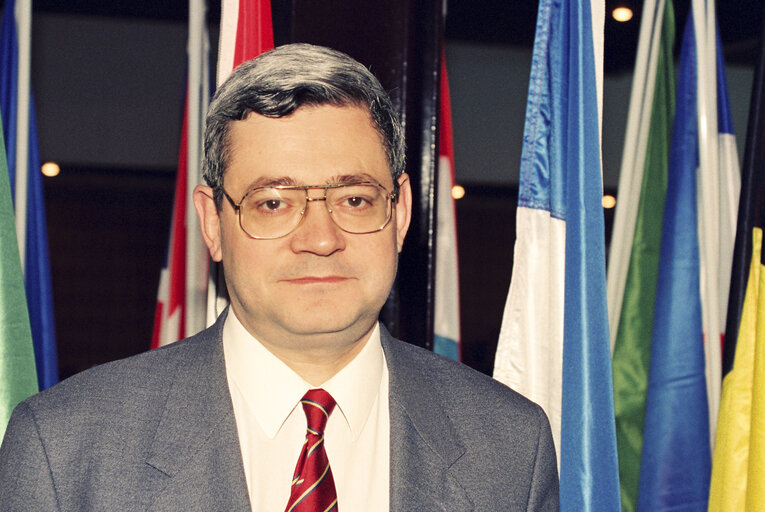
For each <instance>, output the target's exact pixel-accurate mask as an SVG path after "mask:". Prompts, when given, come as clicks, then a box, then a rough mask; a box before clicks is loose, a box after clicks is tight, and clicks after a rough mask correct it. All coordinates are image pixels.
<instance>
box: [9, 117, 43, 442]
mask: <svg viewBox="0 0 765 512" xmlns="http://www.w3.org/2000/svg"><path fill="white" fill-rule="evenodd" d="M34 393H37V372H36V370H35V354H34V348H33V345H32V331H31V329H30V327H29V313H28V312H27V298H26V294H25V293H24V277H23V276H22V274H21V260H20V259H19V246H18V242H17V239H16V226H15V221H14V214H13V203H11V186H10V183H9V180H8V164H7V163H6V159H5V142H4V139H3V130H2V125H0V439H2V437H3V435H4V434H5V427H6V426H7V424H8V419H9V418H10V417H11V411H13V408H14V407H16V404H18V403H19V402H21V401H22V400H24V399H25V398H27V397H28V396H30V395H32V394H34Z"/></svg>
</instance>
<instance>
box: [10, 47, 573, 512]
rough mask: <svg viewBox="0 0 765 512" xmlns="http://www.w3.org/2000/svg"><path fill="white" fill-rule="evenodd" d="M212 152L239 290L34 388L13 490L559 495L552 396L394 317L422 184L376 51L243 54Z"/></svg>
mask: <svg viewBox="0 0 765 512" xmlns="http://www.w3.org/2000/svg"><path fill="white" fill-rule="evenodd" d="M204 169H205V179H206V181H207V183H208V185H209V186H199V187H197V188H196V190H195V191H194V204H195V206H196V209H197V212H198V213H199V218H200V223H201V227H202V233H203V236H204V239H205V241H206V243H207V246H208V248H209V251H210V255H211V257H212V258H213V260H215V261H221V262H222V263H223V268H224V271H225V277H226V284H227V287H228V291H229V295H230V298H231V306H230V308H228V309H227V311H226V312H224V313H223V314H222V315H221V317H220V318H219V319H218V321H217V323H216V324H215V325H214V326H212V327H211V328H210V329H207V330H205V331H203V332H201V333H199V334H197V335H196V336H193V337H191V338H189V339H187V340H184V341H181V342H178V343H175V344H173V345H170V346H169V347H166V348H163V349H159V350H155V351H152V352H150V353H146V354H141V355H139V356H137V357H134V358H130V359H127V360H123V361H118V362H115V363H110V364H106V365H103V366H101V367H98V368H95V369H93V370H90V371H87V372H84V373H82V374H80V375H78V376H75V377H73V378H71V379H69V380H67V381H65V382H63V383H61V384H60V385H58V386H56V387H54V388H53V389H51V390H48V391H46V392H44V393H41V394H40V395H38V396H35V397H32V398H30V399H29V400H27V401H25V402H24V403H22V404H21V405H20V406H19V407H17V409H16V411H15V412H14V415H13V417H12V419H11V423H10V425H9V427H8V431H7V435H6V438H5V440H4V442H3V445H2V448H0V509H1V510H4V511H5V510H9V511H11V510H29V511H31V510H35V511H39V510H61V511H73V510H152V511H170V510H175V511H181V510H182V511H189V510H199V511H218V510H220V511H224V510H225V511H231V510H236V511H238V510H250V509H251V510H265V511H271V510H276V511H279V510H291V511H295V512H298V511H300V510H322V511H323V510H344V511H346V512H347V511H357V510H365V511H388V510H390V511H431V510H453V511H457V510H459V511H464V510H477V511H492V510H497V511H499V510H502V511H506V510H557V508H558V481H557V470H556V463H555V452H554V448H553V445H552V438H551V434H550V429H549V426H548V423H547V419H546V417H545V415H544V413H543V412H542V411H541V409H540V408H539V407H538V406H536V405H534V404H532V403H531V402H529V401H527V400H526V399H524V398H522V397H521V396H519V395H517V394H516V393H514V392H513V391H511V390H509V389H508V388H506V387H504V386H503V385H501V384H499V383H497V382H495V381H493V380H492V379H490V378H488V377H486V376H483V375H481V374H479V373H477V372H474V371H472V370H470V369H468V368H466V367H464V366H462V365H460V364H459V363H455V362H452V361H448V360H445V359H442V358H440V357H438V356H436V355H434V354H432V353H430V352H427V351H424V350H422V349H419V348H416V347H413V346H411V345H408V344H406V343H403V342H401V341H398V340H395V339H393V338H392V337H391V336H390V335H389V334H388V333H387V332H386V331H385V329H384V328H383V327H382V326H380V325H379V323H378V321H377V317H378V314H379V312H380V309H381V308H382V306H383V303H384V302H385V300H386V298H387V296H388V293H389V291H390V288H391V286H392V283H393V279H394V276H395V273H396V265H397V257H398V253H399V252H400V250H401V248H402V245H403V243H404V236H405V234H406V231H407V228H408V226H409V219H410V213H411V207H412V193H411V187H410V184H409V181H408V178H407V176H406V174H404V172H403V171H404V142H403V134H402V129H401V126H400V124H399V121H398V119H397V117H396V113H395V111H394V110H393V107H392V105H391V103H390V100H389V98H388V96H387V94H386V93H385V91H384V90H383V89H382V87H381V86H380V84H379V82H378V81H377V80H376V79H375V78H374V77H373V76H372V75H371V74H370V73H369V72H368V70H366V69H365V68H364V67H363V66H361V65H360V64H359V63H357V62H356V61H354V60H353V59H351V58H350V57H348V56H346V55H344V54H341V53H339V52H335V51H333V50H329V49H326V48H320V47H313V46H309V45H289V46H284V47H281V48H278V49H276V50H274V51H272V52H269V53H267V54H264V55H262V56H261V57H259V58H257V59H254V60H252V61H250V62H247V63H245V64H243V65H242V66H240V67H239V68H238V69H237V70H236V71H235V72H234V73H233V75H232V76H231V77H230V78H229V79H228V80H227V81H226V83H225V84H223V85H222V86H221V88H220V89H219V90H218V91H217V92H216V95H215V98H214V99H213V101H212V104H211V106H210V112H209V114H208V119H207V128H206V133H205V161H204ZM293 477H294V478H293Z"/></svg>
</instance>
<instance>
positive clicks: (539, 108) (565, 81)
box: [494, 0, 620, 512]
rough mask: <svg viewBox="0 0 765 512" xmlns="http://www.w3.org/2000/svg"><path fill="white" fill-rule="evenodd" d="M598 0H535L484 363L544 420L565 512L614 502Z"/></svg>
mask: <svg viewBox="0 0 765 512" xmlns="http://www.w3.org/2000/svg"><path fill="white" fill-rule="evenodd" d="M596 5H597V11H595V9H594V7H595V6H591V4H590V2H579V1H577V0H572V1H555V2H552V1H551V0H542V1H540V3H539V14H538V18H537V27H536V36H535V41H534V50H533V56H532V64H531V78H530V80H529V96H528V103H527V107H526V122H525V127H524V137H523V151H522V156H521V169H520V184H519V193H518V211H517V222H516V227H517V240H516V245H515V256H514V265H513V274H512V280H511V284H510V291H509V294H508V299H507V304H506V306H505V314H504V318H503V321H502V330H501V333H500V339H499V345H498V348H497V354H496V359H495V370H494V375H495V377H496V378H498V379H499V380H501V381H502V382H505V383H506V384H508V385H509V386H510V387H512V388H513V389H516V390H517V391H519V392H521V393H523V394H524V395H526V396H527V397H529V398H530V399H532V400H534V401H536V402H537V403H539V404H540V405H542V407H543V408H544V409H545V411H546V412H547V414H548V416H549V417H550V421H551V425H552V428H553V437H554V439H555V443H556V448H557V449H558V451H559V453H560V459H559V460H560V485H561V510H563V511H564V512H565V511H568V510H571V511H577V512H579V511H596V510H597V511H602V510H618V509H619V506H620V505H619V478H618V464H617V458H616V435H615V427H614V409H613V395H612V378H611V360H610V342H609V334H608V319H607V313H606V283H605V240H604V224H603V209H602V206H601V202H602V193H603V192H602V177H601V162H600V154H601V151H600V126H599V122H600V121H599V119H600V114H599V109H600V104H601V98H602V96H601V94H600V91H601V90H602V59H601V57H602V51H603V47H602V39H600V38H599V36H601V35H602V28H603V21H604V11H603V8H604V7H603V5H602V4H596ZM591 8H592V9H593V11H594V12H591ZM593 14H595V15H593ZM593 34H598V43H597V44H596V43H595V42H594V41H595V37H594V35H593ZM596 49H597V52H596Z"/></svg>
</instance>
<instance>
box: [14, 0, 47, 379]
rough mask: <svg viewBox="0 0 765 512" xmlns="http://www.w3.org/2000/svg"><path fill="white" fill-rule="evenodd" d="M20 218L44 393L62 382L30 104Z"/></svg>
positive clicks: (32, 112) (37, 153) (25, 275)
mask: <svg viewBox="0 0 765 512" xmlns="http://www.w3.org/2000/svg"><path fill="white" fill-rule="evenodd" d="M14 8H15V1H14V0H7V1H6V2H5V5H4V6H3V21H2V28H1V29H0V30H1V33H0V62H1V63H2V64H1V69H0V111H1V112H2V117H3V133H4V135H5V148H6V152H7V161H8V170H9V175H10V182H11V189H12V191H15V182H16V179H15V178H16V167H15V165H16V123H17V114H18V113H17V111H16V110H17V106H16V97H17V94H18V91H17V73H18V44H17V36H16V21H15V19H14V10H15V9H14ZM30 98H31V93H30ZM13 193H14V192H12V194H13ZM19 215H26V217H27V222H26V226H27V228H26V250H25V261H24V282H25V286H26V293H27V306H28V308H29V320H30V323H31V326H32V339H33V340H34V349H35V361H36V364H37V378H38V381H39V386H40V389H41V390H42V389H46V388H49V387H50V386H52V385H53V384H55V383H56V382H58V362H57V357H56V335H55V329H54V319H53V288H52V286H51V275H50V261H49V258H48V232H47V228H46V224H45V198H44V195H43V183H42V175H41V173H40V152H39V148H38V145H37V125H36V121H35V111H34V102H33V101H32V100H31V99H30V107H29V156H28V170H27V211H26V212H19V211H16V216H19Z"/></svg>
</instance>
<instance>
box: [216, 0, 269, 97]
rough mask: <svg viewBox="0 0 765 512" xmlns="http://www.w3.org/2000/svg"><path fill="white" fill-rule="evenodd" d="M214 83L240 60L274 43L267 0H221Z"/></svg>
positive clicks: (222, 79)
mask: <svg viewBox="0 0 765 512" xmlns="http://www.w3.org/2000/svg"><path fill="white" fill-rule="evenodd" d="M221 9H222V12H221V22H220V42H219V45H218V47H219V48H220V51H219V52H218V84H221V83H222V82H223V81H224V80H225V79H226V77H228V75H229V74H230V73H231V71H232V70H233V69H234V68H235V67H237V66H238V65H239V64H241V63H242V62H244V61H247V60H250V59H253V58H255V57H257V56H258V55H260V54H261V53H263V52H267V51H268V50H271V49H272V48H273V47H274V29H273V24H272V22H271V0H223V2H222V4H221Z"/></svg>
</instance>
